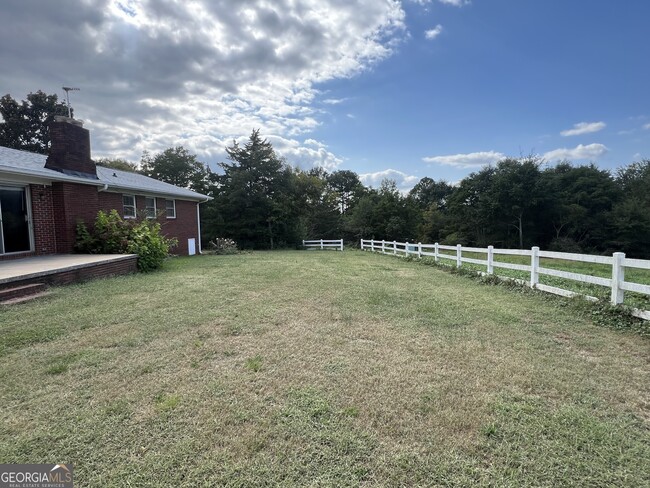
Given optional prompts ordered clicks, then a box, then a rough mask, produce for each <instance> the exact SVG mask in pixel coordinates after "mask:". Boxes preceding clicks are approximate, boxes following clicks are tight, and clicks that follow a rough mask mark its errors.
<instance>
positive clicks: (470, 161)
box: [422, 151, 506, 168]
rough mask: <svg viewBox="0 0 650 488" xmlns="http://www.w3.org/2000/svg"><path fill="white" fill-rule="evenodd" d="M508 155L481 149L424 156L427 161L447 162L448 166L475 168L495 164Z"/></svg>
mask: <svg viewBox="0 0 650 488" xmlns="http://www.w3.org/2000/svg"><path fill="white" fill-rule="evenodd" d="M505 158H506V155H505V154H503V153H500V152H496V151H481V152H473V153H468V154H451V155H448V156H431V157H426V158H422V160H423V161H424V162H427V163H437V164H445V165H447V166H457V167H459V168H474V167H477V166H485V165H488V164H494V163H496V162H497V161H500V160H502V159H505Z"/></svg>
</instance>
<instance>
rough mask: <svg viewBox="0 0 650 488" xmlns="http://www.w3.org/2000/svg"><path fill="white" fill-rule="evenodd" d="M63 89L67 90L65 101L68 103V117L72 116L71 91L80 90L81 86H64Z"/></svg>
mask: <svg viewBox="0 0 650 488" xmlns="http://www.w3.org/2000/svg"><path fill="white" fill-rule="evenodd" d="M63 90H64V91H65V103H66V104H67V105H68V117H70V118H72V111H71V110H70V92H71V91H79V90H80V88H72V87H70V86H64V87H63Z"/></svg>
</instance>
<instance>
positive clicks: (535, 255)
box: [530, 246, 539, 288]
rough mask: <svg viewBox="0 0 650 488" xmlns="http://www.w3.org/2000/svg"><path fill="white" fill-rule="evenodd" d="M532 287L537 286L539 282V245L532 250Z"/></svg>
mask: <svg viewBox="0 0 650 488" xmlns="http://www.w3.org/2000/svg"><path fill="white" fill-rule="evenodd" d="M530 251H531V252H530V287H531V288H535V286H536V285H537V284H538V283H539V247H537V246H535V247H533V248H532V249H531V250H530Z"/></svg>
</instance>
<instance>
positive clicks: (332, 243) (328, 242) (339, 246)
mask: <svg viewBox="0 0 650 488" xmlns="http://www.w3.org/2000/svg"><path fill="white" fill-rule="evenodd" d="M302 245H303V247H306V248H308V249H327V248H335V249H336V250H337V251H342V250H343V239H312V240H308V241H305V240H303V241H302Z"/></svg>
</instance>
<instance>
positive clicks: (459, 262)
mask: <svg viewBox="0 0 650 488" xmlns="http://www.w3.org/2000/svg"><path fill="white" fill-rule="evenodd" d="M460 257H461V250H460V244H456V267H457V268H460V267H461V266H462V264H463V262H462V261H461V259H460Z"/></svg>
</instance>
